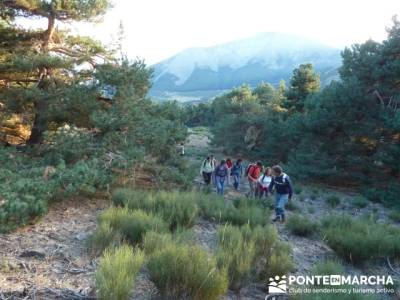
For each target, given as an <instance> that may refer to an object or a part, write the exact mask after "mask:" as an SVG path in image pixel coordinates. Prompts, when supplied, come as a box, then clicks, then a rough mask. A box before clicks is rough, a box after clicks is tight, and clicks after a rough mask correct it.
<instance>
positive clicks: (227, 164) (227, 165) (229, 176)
mask: <svg viewBox="0 0 400 300" xmlns="http://www.w3.org/2000/svg"><path fill="white" fill-rule="evenodd" d="M226 167H227V168H228V185H229V184H230V183H231V170H232V167H233V162H232V160H231V159H230V158H227V159H226Z"/></svg>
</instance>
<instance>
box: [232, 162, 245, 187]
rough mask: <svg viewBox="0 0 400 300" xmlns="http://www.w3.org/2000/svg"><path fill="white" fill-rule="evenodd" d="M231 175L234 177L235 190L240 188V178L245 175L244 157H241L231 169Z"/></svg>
mask: <svg viewBox="0 0 400 300" xmlns="http://www.w3.org/2000/svg"><path fill="white" fill-rule="evenodd" d="M231 176H232V178H233V187H234V188H235V190H236V191H237V190H239V183H240V178H241V177H242V176H243V166H242V159H241V158H239V159H238V160H237V161H236V162H235V164H234V165H233V167H232V169H231Z"/></svg>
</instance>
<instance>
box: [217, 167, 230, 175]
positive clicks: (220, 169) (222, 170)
mask: <svg viewBox="0 0 400 300" xmlns="http://www.w3.org/2000/svg"><path fill="white" fill-rule="evenodd" d="M215 175H216V176H218V177H225V176H226V175H227V172H226V168H225V167H224V166H219V167H218V169H217V172H215Z"/></svg>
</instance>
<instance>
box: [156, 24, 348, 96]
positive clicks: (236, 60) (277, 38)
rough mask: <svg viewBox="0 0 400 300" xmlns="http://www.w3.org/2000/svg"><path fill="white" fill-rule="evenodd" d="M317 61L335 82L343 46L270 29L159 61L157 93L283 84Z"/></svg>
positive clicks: (325, 76) (317, 66) (324, 77)
mask: <svg viewBox="0 0 400 300" xmlns="http://www.w3.org/2000/svg"><path fill="white" fill-rule="evenodd" d="M308 62H309V63H312V64H313V65H314V66H315V69H316V70H317V71H318V72H319V73H321V79H322V82H323V83H324V82H325V81H330V80H331V79H332V78H334V77H335V76H336V75H337V72H336V69H337V67H339V66H340V62H341V58H340V49H337V48H334V47H329V46H326V45H324V44H322V43H319V42H316V41H313V40H311V39H308V38H303V37H299V36H295V35H290V34H282V33H277V32H264V33H259V34H256V35H254V36H252V37H249V38H244V39H239V40H235V41H231V42H228V43H224V44H219V45H215V46H211V47H193V48H188V49H185V50H183V51H181V52H179V53H177V54H176V55H174V56H172V57H170V58H167V59H165V60H163V61H161V62H159V63H157V64H155V65H153V68H154V77H153V87H152V91H153V92H157V93H158V94H159V93H160V92H190V91H204V90H224V89H231V88H233V87H235V86H238V85H241V84H249V85H251V86H255V85H257V84H258V83H260V82H262V81H264V82H270V83H272V84H277V83H278V82H279V81H280V80H281V79H284V80H288V79H289V78H290V76H291V74H292V71H293V69H294V68H296V67H298V65H300V64H301V63H308Z"/></svg>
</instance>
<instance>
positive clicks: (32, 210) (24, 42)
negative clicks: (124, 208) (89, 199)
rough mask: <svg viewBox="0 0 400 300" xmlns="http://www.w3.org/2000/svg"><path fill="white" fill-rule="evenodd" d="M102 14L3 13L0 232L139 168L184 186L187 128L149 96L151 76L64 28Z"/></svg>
mask: <svg viewBox="0 0 400 300" xmlns="http://www.w3.org/2000/svg"><path fill="white" fill-rule="evenodd" d="M108 7H109V3H108V1H106V0H102V1H38V0H30V1H3V2H2V5H1V6H0V16H1V20H0V40H1V44H0V102H1V124H2V125H1V126H0V135H1V140H2V148H1V149H0V161H1V166H0V174H1V175H0V180H1V182H2V184H1V186H0V194H1V199H0V230H2V231H4V230H9V229H11V228H13V227H15V226H16V225H20V224H26V223H27V222H29V221H30V220H31V219H33V218H35V217H36V216H40V215H42V214H43V213H45V212H46V210H47V205H48V203H49V201H54V200H58V199H62V198H64V197H65V196H71V195H75V194H78V193H84V194H93V193H95V192H96V191H98V190H104V189H105V188H106V187H107V186H109V185H111V184H112V183H113V182H114V179H115V178H116V175H118V174H121V173H122V174H124V175H125V176H126V177H128V176H129V174H130V172H131V170H133V168H134V167H135V166H139V165H141V166H142V165H143V163H144V165H145V167H144V169H145V171H146V172H148V173H150V174H152V175H157V178H159V182H158V184H159V185H161V186H162V184H163V183H165V182H167V181H168V180H170V181H174V180H175V179H176V180H175V181H176V182H178V184H177V186H178V187H179V186H184V185H185V184H187V182H186V181H185V180H186V179H185V178H183V177H184V176H183V175H182V174H184V173H185V172H186V171H187V169H188V166H187V165H185V164H184V163H182V162H180V160H179V159H177V158H176V149H175V147H176V144H177V143H178V142H179V141H182V140H184V139H185V137H186V129H185V128H184V127H183V126H182V122H181V116H180V114H179V109H178V108H177V107H176V105H175V104H173V103H169V104H163V105H158V104H155V103H152V102H151V101H150V100H149V99H147V98H146V93H147V91H148V89H149V87H150V77H151V70H149V69H148V68H147V67H146V65H145V64H144V63H143V62H142V61H133V62H130V61H128V60H126V59H124V57H121V56H120V55H117V53H116V52H115V49H114V50H113V49H107V48H106V47H103V46H102V45H101V44H100V43H99V42H97V41H95V40H92V39H91V38H89V37H82V36H75V35H72V34H71V33H70V31H68V30H67V26H68V24H69V22H70V21H92V20H97V19H98V18H99V17H101V16H102V15H103V14H104V13H105V12H106V11H107V8H108ZM21 18H22V19H31V18H42V19H46V20H47V21H48V27H47V28H45V29H35V30H28V29H25V28H24V27H23V26H21V25H20V21H21ZM61 23H63V26H57V24H61ZM145 158H146V159H145ZM165 166H168V171H169V172H168V174H166V170H165Z"/></svg>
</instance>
